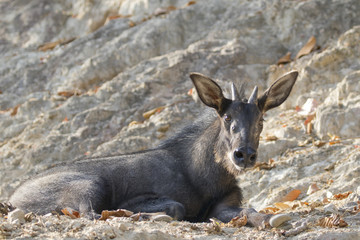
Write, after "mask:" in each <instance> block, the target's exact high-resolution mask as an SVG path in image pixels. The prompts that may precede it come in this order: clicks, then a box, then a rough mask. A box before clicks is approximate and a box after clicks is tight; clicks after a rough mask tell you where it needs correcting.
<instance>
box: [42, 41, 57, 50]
mask: <svg viewBox="0 0 360 240" xmlns="http://www.w3.org/2000/svg"><path fill="white" fill-rule="evenodd" d="M59 44H60V40H59V41H55V42H48V43H44V44H41V45H40V46H39V47H38V50H39V51H42V52H45V51H49V50H52V49H54V48H55V47H56V46H57V45H59Z"/></svg>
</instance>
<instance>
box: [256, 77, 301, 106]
mask: <svg viewBox="0 0 360 240" xmlns="http://www.w3.org/2000/svg"><path fill="white" fill-rule="evenodd" d="M297 76H298V72H297V71H292V72H289V73H287V74H285V75H284V76H282V77H280V78H279V79H277V80H276V81H275V82H274V83H273V84H272V85H271V86H270V87H269V88H268V89H267V90H266V91H265V92H264V93H263V95H262V96H261V97H260V98H259V99H258V106H259V108H260V110H261V111H262V112H266V111H268V110H270V109H272V108H275V107H278V106H280V105H281V104H282V103H283V102H284V101H285V100H286V99H287V97H288V96H289V94H290V92H291V89H292V87H293V86H294V83H295V81H296V78H297Z"/></svg>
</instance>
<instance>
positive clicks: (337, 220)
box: [318, 214, 348, 228]
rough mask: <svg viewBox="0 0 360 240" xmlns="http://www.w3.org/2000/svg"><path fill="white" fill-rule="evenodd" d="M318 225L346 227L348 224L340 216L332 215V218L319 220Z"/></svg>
mask: <svg viewBox="0 0 360 240" xmlns="http://www.w3.org/2000/svg"><path fill="white" fill-rule="evenodd" d="M318 225H319V226H320V227H328V228H332V227H346V226H347V225H348V224H347V222H345V221H344V219H342V217H341V216H340V215H339V214H332V215H331V216H330V217H324V218H322V219H320V220H319V222H318Z"/></svg>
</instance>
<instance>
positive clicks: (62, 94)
mask: <svg viewBox="0 0 360 240" xmlns="http://www.w3.org/2000/svg"><path fill="white" fill-rule="evenodd" d="M75 94H76V95H79V94H78V93H77V92H76V91H61V92H58V93H57V95H59V96H62V97H66V98H69V97H72V96H74V95H75Z"/></svg>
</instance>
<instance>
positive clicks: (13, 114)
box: [10, 104, 20, 117]
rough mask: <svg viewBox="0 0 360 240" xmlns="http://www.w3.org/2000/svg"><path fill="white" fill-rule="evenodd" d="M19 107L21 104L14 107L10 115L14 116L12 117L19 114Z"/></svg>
mask: <svg viewBox="0 0 360 240" xmlns="http://www.w3.org/2000/svg"><path fill="white" fill-rule="evenodd" d="M19 107H20V104H18V105H16V106H15V107H14V108H13V110H12V111H11V113H10V116H12V117H13V116H15V115H16V114H17V112H18V109H19Z"/></svg>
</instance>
